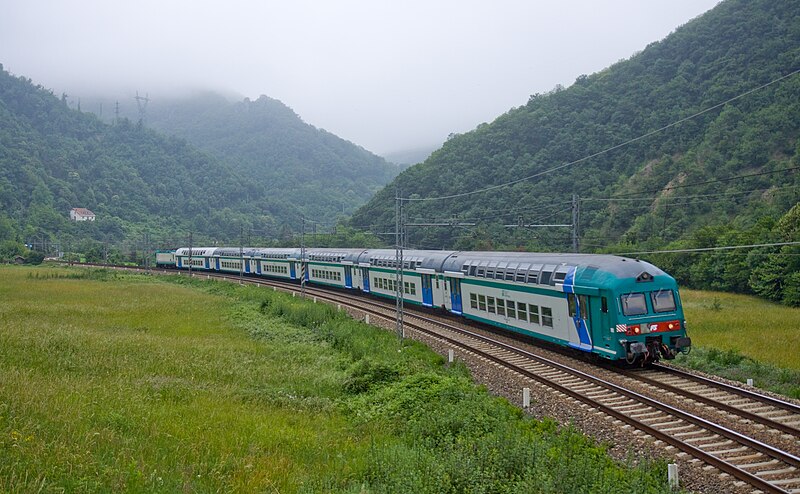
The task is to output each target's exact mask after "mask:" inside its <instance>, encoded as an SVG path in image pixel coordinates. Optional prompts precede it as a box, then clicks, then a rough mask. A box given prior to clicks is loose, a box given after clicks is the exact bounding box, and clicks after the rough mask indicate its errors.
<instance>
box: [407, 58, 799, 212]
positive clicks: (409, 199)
mask: <svg viewBox="0 0 800 494" xmlns="http://www.w3.org/2000/svg"><path fill="white" fill-rule="evenodd" d="M798 73H800V69H796V70H793V71H792V72H789V73H788V74H785V75H782V76H781V77H778V78H777V79H773V80H772V81H770V82H767V83H766V84H762V85H760V86H758V87H755V88H753V89H750V90H748V91H745V92H743V93H740V94H738V95H736V96H734V97H732V98H729V99H727V100H725V101H723V102H721V103H717V104H716V105H713V106H710V107H708V108H706V109H704V110H700V111H699V112H697V113H694V114H692V115H689V116H688V117H684V118H681V119H679V120H676V121H674V122H672V123H669V124H667V125H664V126H663V127H659V128H658V129H655V130H651V131H650V132H647V133H645V134H642V135H640V136H638V137H634V138H632V139H628V140H627V141H625V142H622V143H620V144H615V145H614V146H611V147H609V148H606V149H603V150H602V151H598V152H596V153H593V154H590V155H588V156H584V157H583V158H580V159H577V160H575V161H570V162H569V163H564V164H562V165H558V166H554V167H552V168H548V169H547V170H544V171H541V172H539V173H535V174H533V175H529V176H527V177H523V178H520V179H517V180H512V181H510V182H505V183H502V184H497V185H492V186H490V187H485V188H483V189H477V190H472V191H469V192H462V193H459V194H451V195H447V196H438V197H421V198H404V199H402V200H404V201H415V202H421V201H440V200H444V199H456V198H459V197H467V196H471V195H474V194H480V193H483V192H489V191H491V190H496V189H500V188H503V187H508V186H510V185H514V184H518V183H520V182H525V181H527V180H530V179H533V178H536V177H541V176H542V175H547V174H549V173H552V172H555V171H558V170H561V169H563V168H566V167H568V166H572V165H576V164H578V163H582V162H584V161H587V160H590V159H592V158H596V157H597V156H601V155H603V154H607V153H610V152H611V151H614V150H616V149H619V148H622V147H625V146H628V145H630V144H633V143H634V142H637V141H641V140H642V139H646V138H647V137H650V136H652V135H655V134H658V133H661V132H663V131H665V130H667V129H669V128H672V127H675V126H676V125H680V124H682V123H683V122H686V121H688V120H692V119H694V118H697V117H699V116H700V115H703V114H706V113H708V112H710V111H712V110H716V109H717V108H721V107H723V106H725V105H727V104H729V103H731V102H733V101H736V100H738V99H741V98H743V97H745V96H748V95H750V94H752V93H754V92H756V91H759V90H761V89H763V88H765V87H768V86H771V85H773V84H775V83H778V82H780V81H782V80H784V79H788V78H789V77H792V76H793V75H795V74H798Z"/></svg>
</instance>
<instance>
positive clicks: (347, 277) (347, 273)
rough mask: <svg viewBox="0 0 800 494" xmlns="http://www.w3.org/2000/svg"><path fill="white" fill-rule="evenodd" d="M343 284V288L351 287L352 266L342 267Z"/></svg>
mask: <svg viewBox="0 0 800 494" xmlns="http://www.w3.org/2000/svg"><path fill="white" fill-rule="evenodd" d="M344 286H345V288H353V266H345V267H344Z"/></svg>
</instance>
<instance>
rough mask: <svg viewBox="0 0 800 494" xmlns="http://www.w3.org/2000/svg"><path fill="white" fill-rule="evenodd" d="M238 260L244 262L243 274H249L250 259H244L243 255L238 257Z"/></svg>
mask: <svg viewBox="0 0 800 494" xmlns="http://www.w3.org/2000/svg"><path fill="white" fill-rule="evenodd" d="M239 262H241V263H243V264H244V274H250V259H247V260H245V258H244V257H242V258H240V259H239Z"/></svg>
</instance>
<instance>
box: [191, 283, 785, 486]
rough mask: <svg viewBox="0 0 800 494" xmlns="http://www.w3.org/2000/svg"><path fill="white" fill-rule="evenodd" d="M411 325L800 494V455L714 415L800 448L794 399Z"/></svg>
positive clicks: (324, 296)
mask: <svg viewBox="0 0 800 494" xmlns="http://www.w3.org/2000/svg"><path fill="white" fill-rule="evenodd" d="M197 275H198V276H203V277H207V278H223V279H228V280H230V281H239V280H240V278H239V277H238V276H229V275H224V274H218V273H207V272H204V273H202V274H201V273H198V274H197ZM244 281H245V282H246V283H254V284H258V285H267V286H272V287H274V289H281V290H286V291H291V292H294V293H298V292H299V291H300V289H299V287H298V286H297V285H296V284H292V283H287V282H281V281H273V280H266V279H253V278H245V279H244ZM306 294H307V295H308V296H309V297H313V298H314V300H315V301H317V300H321V301H326V302H330V303H332V304H336V305H339V306H348V307H350V308H351V309H353V310H356V311H359V312H361V313H363V314H365V315H366V314H369V315H371V316H372V317H379V318H383V319H385V320H387V321H391V322H393V321H394V318H395V307H394V302H392V304H391V305H388V303H381V302H378V301H375V300H373V299H367V298H364V297H362V296H355V295H352V294H348V293H343V292H338V291H329V290H322V289H319V288H315V287H306ZM405 327H406V328H407V330H408V331H410V332H416V333H418V334H420V335H424V336H425V337H426V338H428V339H433V340H436V341H439V342H442V343H443V344H445V345H448V346H450V347H455V348H458V349H459V350H460V351H461V352H464V353H467V354H470V355H472V356H474V357H476V358H478V359H481V360H484V361H486V362H489V363H491V364H492V365H495V366H500V367H502V368H504V369H506V370H507V371H508V372H512V373H515V374H517V375H519V376H522V377H524V378H525V379H527V380H529V381H530V382H532V383H537V384H539V385H542V386H546V387H547V388H550V389H552V390H554V391H555V392H557V393H561V394H563V395H565V396H568V397H570V398H572V399H573V400H577V401H578V402H580V403H583V404H584V405H585V406H588V407H591V408H593V409H595V410H597V411H598V412H601V413H603V414H606V415H607V416H609V417H613V418H614V419H615V420H618V421H620V422H622V423H624V424H627V426H630V427H632V428H634V429H636V430H639V431H642V432H643V433H645V434H647V435H649V436H652V437H654V438H656V439H657V440H659V441H662V442H663V443H665V444H668V445H670V446H673V447H675V448H677V449H678V450H680V451H682V452H684V453H686V454H688V455H691V456H692V457H694V458H697V459H699V460H700V461H702V462H704V463H706V464H708V465H711V466H713V467H715V468H717V469H718V470H720V471H721V472H725V473H726V474H729V475H731V476H732V477H733V478H735V479H737V480H738V481H740V482H743V483H745V484H747V485H749V486H751V487H752V488H753V489H755V491H756V492H758V491H760V492H765V493H782V494H786V493H793V494H797V493H800V457H798V456H797V455H796V454H794V453H792V452H789V451H786V450H784V449H781V448H779V447H776V446H774V445H771V444H770V443H768V442H767V441H763V440H759V439H756V438H754V437H751V435H749V434H747V433H744V432H740V431H737V430H734V428H731V427H726V426H724V425H720V424H719V423H717V422H716V421H715V414H719V413H721V412H722V413H725V414H729V415H730V416H735V417H737V419H738V420H739V421H741V422H743V423H746V424H758V425H759V426H760V427H762V428H764V429H765V430H771V431H776V433H779V434H780V435H782V437H783V438H784V442H785V441H789V442H790V443H793V444H794V445H795V446H797V445H798V444H800V443H798V441H799V440H800V439H798V438H800V429H799V428H798V427H800V407H798V406H797V405H794V404H793V403H789V402H785V401H782V400H776V399H775V398H771V397H769V396H766V395H763V394H760V393H755V392H753V391H751V390H748V389H745V388H739V387H736V386H731V385H728V384H724V383H720V382H717V381H713V380H710V379H706V378H702V377H700V376H694V375H692V374H689V373H685V372H683V371H680V370H678V369H675V368H672V367H665V366H656V367H654V368H653V369H652V370H648V371H639V372H635V373H632V372H623V373H622V376H623V377H625V378H626V379H629V380H636V381H638V382H640V383H644V384H645V385H646V386H648V387H651V388H653V389H654V390H655V391H654V393H648V394H649V395H650V396H648V395H645V394H643V393H641V392H638V391H635V390H633V389H631V388H630V387H629V386H624V385H620V384H619V383H618V382H612V381H611V380H608V379H603V378H601V377H598V376H596V375H592V374H589V373H587V372H584V371H581V370H578V369H576V368H574V367H572V366H570V365H567V364H564V363H562V362H558V361H555V360H553V359H549V358H546V357H544V356H541V355H537V354H534V353H532V352H530V351H527V350H524V349H522V348H519V347H518V346H516V345H512V344H509V343H506V342H503V341H500V340H498V339H495V338H493V337H490V336H487V335H484V334H479V333H477V332H474V331H470V330H468V329H465V328H462V327H457V326H456V325H453V324H451V323H448V322H446V321H444V320H442V319H440V318H433V317H429V316H427V315H423V314H419V313H417V312H416V311H411V310H410V311H408V313H407V314H406V316H405ZM659 393H661V394H664V395H665V396H666V395H671V396H673V397H676V396H677V397H680V399H683V400H687V401H689V402H691V403H694V404H698V403H699V404H703V405H705V406H706V408H708V409H711V410H712V412H709V413H706V414H704V415H705V416H700V415H699V414H696V413H690V412H688V411H686V410H684V409H681V408H678V407H676V406H673V405H670V404H667V403H665V402H664V401H662V400H659V399H656V398H654V397H653V396H652V394H659ZM674 401H675V400H674V399H673V402H674ZM709 416H710V417H711V418H709Z"/></svg>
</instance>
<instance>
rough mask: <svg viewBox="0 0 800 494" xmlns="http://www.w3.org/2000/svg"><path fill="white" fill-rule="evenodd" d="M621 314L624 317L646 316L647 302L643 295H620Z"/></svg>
mask: <svg viewBox="0 0 800 494" xmlns="http://www.w3.org/2000/svg"><path fill="white" fill-rule="evenodd" d="M619 298H620V300H622V313H623V314H625V315H626V316H641V315H642V314H647V302H646V301H645V298H644V293H628V294H625V295H621V296H620V297H619Z"/></svg>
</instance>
